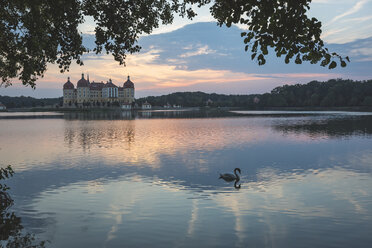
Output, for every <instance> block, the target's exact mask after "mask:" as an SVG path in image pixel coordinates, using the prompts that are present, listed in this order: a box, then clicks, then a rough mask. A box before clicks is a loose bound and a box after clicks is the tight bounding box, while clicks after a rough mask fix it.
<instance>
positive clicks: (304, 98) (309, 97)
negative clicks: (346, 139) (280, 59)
mask: <svg viewBox="0 0 372 248" xmlns="http://www.w3.org/2000/svg"><path fill="white" fill-rule="evenodd" d="M145 101H147V102H149V103H150V104H151V105H153V106H164V105H168V104H169V105H181V106H183V107H202V106H211V107H253V108H255V107H348V106H350V107H352V106H372V80H368V81H353V80H343V79H331V80H329V81H326V82H319V81H311V82H310V83H307V84H295V85H284V86H280V87H277V88H275V89H273V90H272V91H271V93H265V94H252V95H223V94H207V93H203V92H177V93H172V94H169V95H163V96H156V97H154V96H149V97H145V98H140V99H138V100H137V103H139V104H142V103H143V102H145Z"/></svg>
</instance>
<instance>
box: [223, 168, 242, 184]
mask: <svg viewBox="0 0 372 248" xmlns="http://www.w3.org/2000/svg"><path fill="white" fill-rule="evenodd" d="M237 171H238V172H239V174H242V172H241V170H240V168H235V169H234V174H231V173H224V174H220V177H219V179H221V178H222V179H223V180H225V181H226V182H232V181H235V182H234V188H236V189H240V187H241V184H239V185H237V184H238V182H239V181H240V176H239V174H237V173H236V172H237Z"/></svg>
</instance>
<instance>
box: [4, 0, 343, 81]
mask: <svg viewBox="0 0 372 248" xmlns="http://www.w3.org/2000/svg"><path fill="white" fill-rule="evenodd" d="M310 3H311V0H276V1H272V0H55V1H49V0H33V1H25V0H3V1H1V2H0V75H1V79H2V82H1V85H3V84H5V85H9V84H10V83H11V81H10V80H11V79H13V78H18V79H19V80H21V81H22V83H23V84H24V85H30V86H31V87H35V82H36V80H37V78H39V77H42V76H43V75H44V73H45V71H46V69H47V64H48V63H56V64H58V66H59V68H60V71H61V72H65V71H68V70H69V67H70V65H71V63H72V61H74V60H75V61H76V63H77V64H79V65H83V61H82V55H83V54H84V53H87V52H95V53H97V54H99V53H102V52H106V53H107V54H112V55H113V57H114V59H115V60H116V61H118V62H119V63H120V64H123V65H125V59H126V56H127V54H131V53H135V52H138V51H139V50H140V46H139V45H138V43H137V42H138V39H139V36H140V35H142V34H150V33H151V32H152V31H153V30H154V29H155V28H157V27H159V25H160V24H170V23H172V21H173V18H174V16H175V15H180V16H182V17H186V18H189V19H192V18H193V17H195V15H196V13H195V11H194V10H193V7H194V6H196V7H201V6H205V5H208V6H210V12H211V14H212V16H213V17H214V18H215V19H216V21H217V23H218V25H220V26H222V25H226V26H228V27H230V26H231V25H232V24H240V25H243V26H245V27H246V30H245V31H244V32H242V33H241V36H242V37H243V42H244V43H245V51H248V52H250V55H251V58H252V60H256V61H257V62H258V64H259V65H263V64H265V62H266V60H265V56H266V55H267V54H268V53H269V50H270V48H272V49H274V52H275V53H276V55H277V56H278V57H282V56H283V57H284V60H285V63H289V62H290V61H291V60H294V62H295V63H297V64H301V63H302V62H303V61H309V62H310V63H312V64H316V63H318V62H320V65H321V66H328V68H329V69H332V68H335V67H336V66H337V63H339V64H340V65H341V66H342V67H345V66H346V61H349V58H348V57H345V58H343V57H341V56H340V55H338V54H336V53H333V52H330V51H328V49H327V48H326V47H325V45H324V42H323V41H322V39H321V38H320V35H321V32H322V30H321V26H322V25H321V22H320V21H319V20H317V19H316V18H310V17H308V16H307V11H308V10H309V9H310ZM86 16H90V17H92V18H93V19H94V21H95V24H96V26H95V38H96V40H95V43H96V45H95V48H94V49H93V51H89V49H88V48H86V47H84V45H83V42H82V34H81V32H80V31H79V25H80V24H82V23H83V22H84V20H85V19H84V18H85V17H86Z"/></svg>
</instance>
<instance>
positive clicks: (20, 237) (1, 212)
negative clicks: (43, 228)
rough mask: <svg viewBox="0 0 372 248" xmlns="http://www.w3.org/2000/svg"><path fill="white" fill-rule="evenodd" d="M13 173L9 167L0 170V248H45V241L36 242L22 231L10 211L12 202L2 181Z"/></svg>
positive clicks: (32, 235) (31, 236)
mask: <svg viewBox="0 0 372 248" xmlns="http://www.w3.org/2000/svg"><path fill="white" fill-rule="evenodd" d="M13 173H14V172H13V170H12V169H11V167H10V166H8V167H7V168H0V247H3V245H4V247H35V248H37V247H45V243H46V242H45V241H41V242H38V241H37V240H36V237H35V235H34V234H31V233H26V232H25V231H24V230H23V226H22V224H21V222H22V221H21V218H20V217H18V216H17V215H16V214H15V213H14V212H12V211H11V210H10V208H11V206H12V205H13V203H14V202H13V199H12V197H11V196H10V195H9V193H8V190H9V188H8V187H7V186H6V185H5V184H3V182H2V180H4V179H7V178H9V177H11V176H12V175H13Z"/></svg>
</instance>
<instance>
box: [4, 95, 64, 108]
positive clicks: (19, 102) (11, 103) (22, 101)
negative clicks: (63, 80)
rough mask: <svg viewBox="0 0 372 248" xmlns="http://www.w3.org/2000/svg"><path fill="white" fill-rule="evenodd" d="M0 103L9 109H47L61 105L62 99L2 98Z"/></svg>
mask: <svg viewBox="0 0 372 248" xmlns="http://www.w3.org/2000/svg"><path fill="white" fill-rule="evenodd" d="M0 102H1V103H2V104H4V105H5V106H6V107H7V108H28V107H45V106H56V105H61V104H62V97H59V98H41V99H37V98H33V97H30V96H27V97H26V96H15V97H11V96H0Z"/></svg>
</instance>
